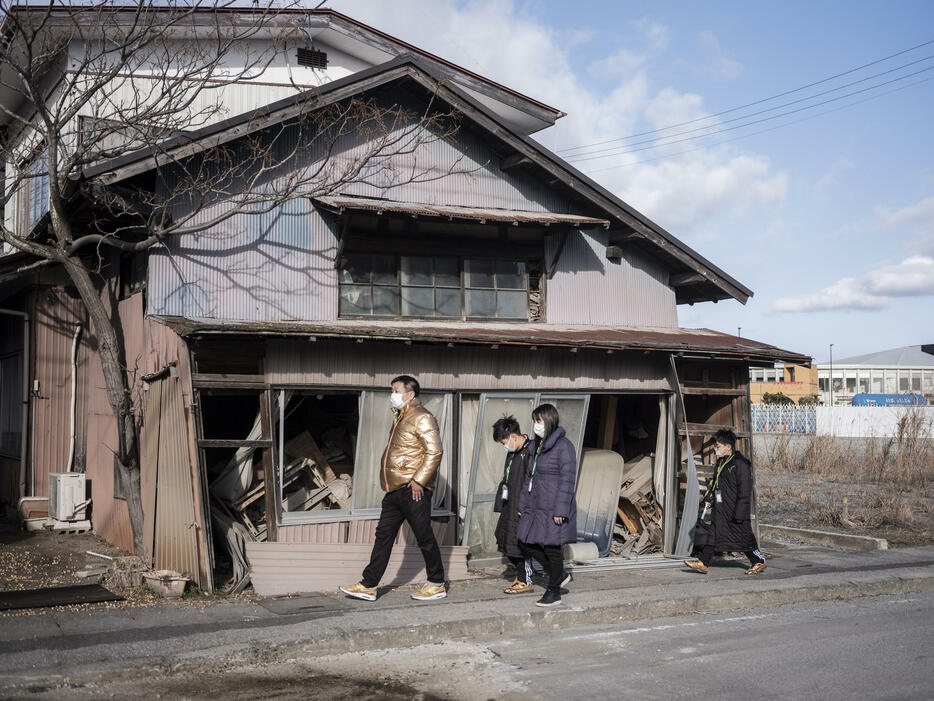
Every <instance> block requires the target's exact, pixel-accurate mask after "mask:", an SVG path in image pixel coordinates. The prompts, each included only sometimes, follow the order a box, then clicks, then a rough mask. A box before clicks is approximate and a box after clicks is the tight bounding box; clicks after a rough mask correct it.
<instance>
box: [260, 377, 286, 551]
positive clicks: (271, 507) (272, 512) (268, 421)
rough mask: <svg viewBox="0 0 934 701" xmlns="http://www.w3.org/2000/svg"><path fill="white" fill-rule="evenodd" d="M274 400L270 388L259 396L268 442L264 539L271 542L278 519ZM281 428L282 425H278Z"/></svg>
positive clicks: (261, 420)
mask: <svg viewBox="0 0 934 701" xmlns="http://www.w3.org/2000/svg"><path fill="white" fill-rule="evenodd" d="M274 406H275V402H273V401H272V390H268V389H267V390H266V391H265V392H263V393H262V394H261V395H260V397H259V422H260V428H261V429H262V432H263V434H262V435H263V438H264V439H265V440H264V442H267V443H269V448H268V449H267V450H264V451H263V482H264V484H265V485H266V540H267V541H269V542H272V543H275V542H276V539H277V537H278V519H279V504H278V499H277V495H278V493H279V490H278V489H276V481H277V477H278V475H277V474H276V473H277V470H276V466H277V465H278V461H277V460H274V458H275V457H276V456H275V455H274V453H273V446H274V444H275V441H274V440H273V435H272V427H273V426H274V425H275V423H274V422H273V419H272V408H273V407H274ZM279 428H280V430H282V428H283V427H281V426H280V427H279Z"/></svg>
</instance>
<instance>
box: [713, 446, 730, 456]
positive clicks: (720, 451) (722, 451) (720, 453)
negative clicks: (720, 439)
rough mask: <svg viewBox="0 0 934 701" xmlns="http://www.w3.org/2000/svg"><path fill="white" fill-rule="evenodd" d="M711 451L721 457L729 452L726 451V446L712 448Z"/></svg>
mask: <svg viewBox="0 0 934 701" xmlns="http://www.w3.org/2000/svg"><path fill="white" fill-rule="evenodd" d="M713 452H714V453H715V454H716V456H717V457H718V458H723V457H726V456H727V455H729V452H728V451H727V449H726V448H714V449H713Z"/></svg>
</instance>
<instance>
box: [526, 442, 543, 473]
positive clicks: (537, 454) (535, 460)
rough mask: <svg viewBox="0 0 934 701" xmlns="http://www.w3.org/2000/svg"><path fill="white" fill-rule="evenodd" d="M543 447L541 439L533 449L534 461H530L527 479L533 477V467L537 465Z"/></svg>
mask: <svg viewBox="0 0 934 701" xmlns="http://www.w3.org/2000/svg"><path fill="white" fill-rule="evenodd" d="M543 445H545V439H544V438H543V439H542V440H540V441H539V442H538V447H537V448H536V449H535V459H534V460H532V472H531V474H530V475H529V479H530V480H531V479H532V477H534V476H535V466H536V465H537V464H538V456H539V454H540V453H541V452H542V446H543Z"/></svg>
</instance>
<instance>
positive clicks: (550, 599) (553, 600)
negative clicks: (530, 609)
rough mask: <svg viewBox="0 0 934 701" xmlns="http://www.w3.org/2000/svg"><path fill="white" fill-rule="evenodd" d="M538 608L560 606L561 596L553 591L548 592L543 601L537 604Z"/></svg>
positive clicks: (540, 600)
mask: <svg viewBox="0 0 934 701" xmlns="http://www.w3.org/2000/svg"><path fill="white" fill-rule="evenodd" d="M535 605H536V606H560V605H561V594H559V593H557V592H553V591H546V592H545V595H544V596H542V598H541V599H539V600H538V601H536V602H535Z"/></svg>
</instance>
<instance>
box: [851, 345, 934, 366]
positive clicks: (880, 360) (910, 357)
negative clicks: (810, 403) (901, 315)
mask: <svg viewBox="0 0 934 701" xmlns="http://www.w3.org/2000/svg"><path fill="white" fill-rule="evenodd" d="M833 364H834V365H878V366H885V367H887V368H895V367H910V368H917V367H924V368H934V355H932V354H930V353H925V352H924V351H923V350H921V346H920V345H919V346H904V347H902V348H892V349H891V350H884V351H879V352H877V353H868V354H867V355H854V356H853V357H852V358H841V359H840V360H834V363H833Z"/></svg>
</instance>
